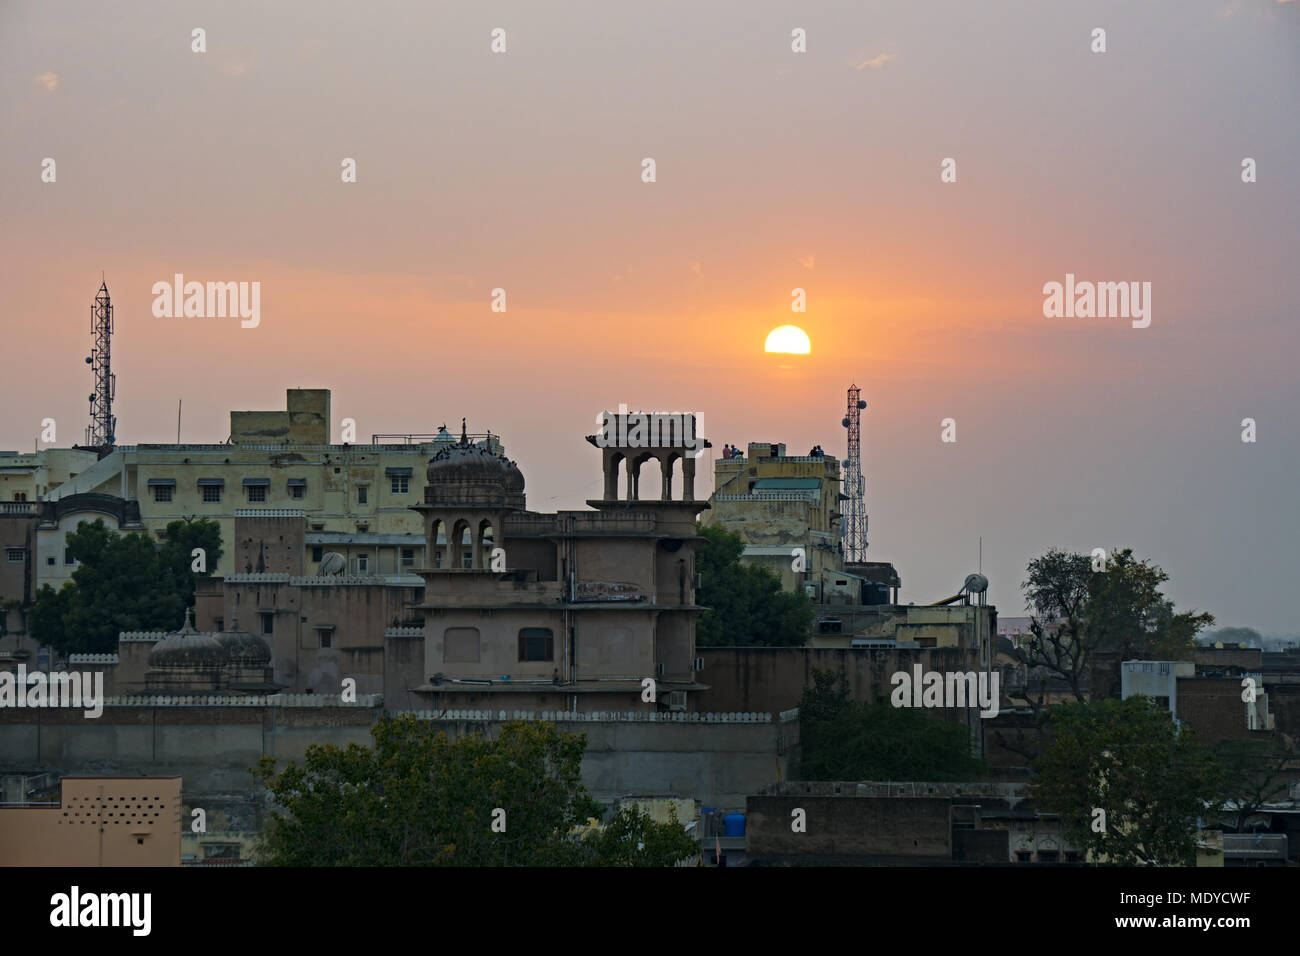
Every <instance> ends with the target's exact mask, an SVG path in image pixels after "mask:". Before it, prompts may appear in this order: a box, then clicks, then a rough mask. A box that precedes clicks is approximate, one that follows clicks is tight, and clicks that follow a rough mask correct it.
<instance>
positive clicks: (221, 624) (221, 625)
mask: <svg viewBox="0 0 1300 956" xmlns="http://www.w3.org/2000/svg"><path fill="white" fill-rule="evenodd" d="M213 620H215V621H216V622H217V625H216V626H217V632H218V633H220V632H221V631H224V630H225V629H226V619H225V618H224V617H218V618H213Z"/></svg>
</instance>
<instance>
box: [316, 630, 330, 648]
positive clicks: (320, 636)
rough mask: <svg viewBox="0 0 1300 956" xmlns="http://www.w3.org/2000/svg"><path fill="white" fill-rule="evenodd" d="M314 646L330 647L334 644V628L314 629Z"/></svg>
mask: <svg viewBox="0 0 1300 956" xmlns="http://www.w3.org/2000/svg"><path fill="white" fill-rule="evenodd" d="M316 638H317V640H316V646H317V647H330V646H331V645H332V644H333V643H334V628H332V627H318V628H316Z"/></svg>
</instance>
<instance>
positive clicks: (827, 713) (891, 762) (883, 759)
mask: <svg viewBox="0 0 1300 956" xmlns="http://www.w3.org/2000/svg"><path fill="white" fill-rule="evenodd" d="M799 725H800V727H799V738H800V746H801V748H802V750H803V759H802V762H801V764H800V776H801V777H802V778H803V779H805V780H932V781H946V780H969V779H971V778H973V777H980V776H983V775H984V774H985V773H986V772H987V767H986V765H985V764H984V762H983V761H982V760H980V759H979V758H977V757H973V756H971V752H970V732H969V731H968V730H967V729H966V727H965V726H964V725H962V724H956V723H948V722H946V721H942V720H937V719H935V718H934V717H931V716H930V715H928V714H927V713H926V712H925V711H923V710H914V709H912V708H906V707H893V706H892V705H890V704H889V703H887V702H884V701H878V702H866V701H854V700H850V699H849V692H848V685H847V684H846V683H845V681H844V678H843V677H842V676H840V677H838V679H837V676H836V675H835V674H833V673H830V672H827V671H817V670H815V671H813V686H812V687H805V688H804V691H803V699H802V700H801V701H800V703H799Z"/></svg>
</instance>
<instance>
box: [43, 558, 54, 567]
mask: <svg viewBox="0 0 1300 956" xmlns="http://www.w3.org/2000/svg"><path fill="white" fill-rule="evenodd" d="M45 563H46V565H48V566H49V567H51V568H52V567H54V555H50V556H49V557H48V558H46V559H45Z"/></svg>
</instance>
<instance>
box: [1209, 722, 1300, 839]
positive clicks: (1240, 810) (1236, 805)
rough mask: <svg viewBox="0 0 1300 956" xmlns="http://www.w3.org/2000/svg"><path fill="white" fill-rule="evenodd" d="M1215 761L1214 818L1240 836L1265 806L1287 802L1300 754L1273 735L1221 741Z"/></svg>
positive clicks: (1299, 762) (1215, 752)
mask: <svg viewBox="0 0 1300 956" xmlns="http://www.w3.org/2000/svg"><path fill="white" fill-rule="evenodd" d="M1214 761H1215V763H1216V764H1217V765H1218V767H1219V769H1220V774H1219V780H1220V783H1219V798H1220V799H1219V802H1218V805H1217V807H1216V816H1217V817H1218V818H1219V819H1221V820H1223V821H1225V823H1226V824H1227V825H1228V826H1229V827H1230V828H1231V829H1233V830H1234V831H1236V832H1237V833H1242V832H1244V831H1245V829H1246V821H1247V820H1249V819H1250V817H1251V815H1252V814H1255V813H1257V812H1258V811H1259V810H1260V808H1261V807H1263V806H1264V804H1266V803H1270V802H1272V801H1274V800H1279V799H1281V800H1284V799H1286V795H1287V793H1288V790H1289V787H1290V782H1291V773H1290V772H1289V771H1290V770H1291V768H1293V767H1294V766H1296V765H1297V764H1300V750H1297V749H1296V746H1295V744H1294V743H1293V742H1292V741H1291V740H1289V739H1288V738H1287V737H1285V736H1283V735H1282V734H1279V733H1275V734H1274V735H1273V736H1271V737H1269V738H1267V739H1263V740H1259V739H1248V740H1239V739H1238V740H1224V741H1222V742H1220V743H1219V744H1218V745H1217V746H1216V747H1215V748H1214Z"/></svg>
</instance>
